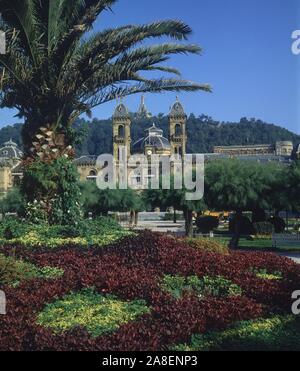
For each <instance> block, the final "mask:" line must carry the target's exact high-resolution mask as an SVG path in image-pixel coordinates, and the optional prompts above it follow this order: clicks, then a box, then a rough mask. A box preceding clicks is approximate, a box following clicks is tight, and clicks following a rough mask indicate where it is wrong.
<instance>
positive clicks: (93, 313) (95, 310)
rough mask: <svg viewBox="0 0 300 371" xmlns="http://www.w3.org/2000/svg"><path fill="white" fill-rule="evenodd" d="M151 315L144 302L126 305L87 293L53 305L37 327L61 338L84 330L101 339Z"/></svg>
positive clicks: (45, 311) (67, 298)
mask: <svg viewBox="0 0 300 371" xmlns="http://www.w3.org/2000/svg"><path fill="white" fill-rule="evenodd" d="M149 312H150V310H149V309H148V307H147V306H146V303H145V302H144V301H143V300H135V301H131V302H126V301H122V300H120V299H118V298H116V297H115V296H111V295H106V296H103V295H99V294H97V293H96V292H95V291H94V290H93V289H85V290H82V291H81V292H77V293H71V294H69V295H67V296H65V297H64V298H63V299H62V300H59V301H55V302H54V303H52V304H49V305H48V306H47V307H46V308H45V309H44V310H43V312H41V313H40V314H39V315H38V319H37V323H38V324H39V325H41V326H45V327H48V328H50V329H51V330H53V331H54V332H55V333H58V334H59V333H62V332H64V331H67V330H70V329H72V328H75V327H77V326H80V327H84V328H85V329H86V330H87V331H88V332H89V333H90V334H91V335H92V336H93V337H98V336H101V335H103V334H105V333H109V332H113V331H116V330H117V329H118V328H119V327H120V326H121V325H123V324H125V323H128V322H130V321H133V320H135V319H136V318H137V317H139V316H141V315H143V314H145V313H149Z"/></svg>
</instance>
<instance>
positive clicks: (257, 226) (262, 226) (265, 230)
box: [253, 222, 275, 235]
mask: <svg viewBox="0 0 300 371" xmlns="http://www.w3.org/2000/svg"><path fill="white" fill-rule="evenodd" d="M253 227H254V231H255V234H257V235H272V234H273V233H274V231H275V228H274V225H273V224H271V223H269V222H260V223H254V224H253Z"/></svg>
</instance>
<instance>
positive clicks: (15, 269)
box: [0, 254, 64, 286]
mask: <svg viewBox="0 0 300 371" xmlns="http://www.w3.org/2000/svg"><path fill="white" fill-rule="evenodd" d="M63 274H64V271H63V270H62V269H59V268H55V267H47V266H46V267H43V268H39V267H36V266H35V265H33V264H31V263H28V262H25V261H22V260H16V259H14V258H12V257H6V256H4V255H2V254H0V284H2V285H12V286H17V285H18V284H19V283H20V282H21V281H24V280H30V279H35V278H41V279H55V278H59V277H61V276H62V275H63Z"/></svg>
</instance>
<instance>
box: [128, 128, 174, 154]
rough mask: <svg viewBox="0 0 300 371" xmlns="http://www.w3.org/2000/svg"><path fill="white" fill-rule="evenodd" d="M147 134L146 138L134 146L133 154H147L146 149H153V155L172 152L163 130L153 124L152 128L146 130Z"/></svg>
mask: <svg viewBox="0 0 300 371" xmlns="http://www.w3.org/2000/svg"><path fill="white" fill-rule="evenodd" d="M145 132H146V135H145V137H144V138H142V139H140V140H138V141H137V142H135V143H134V144H133V147H132V151H133V153H145V151H146V149H148V150H151V149H152V150H153V152H152V153H157V152H159V153H160V152H162V153H163V152H165V151H170V150H171V145H170V142H169V140H168V139H167V138H165V137H164V136H163V130H161V129H159V128H157V127H156V126H155V124H153V126H151V128H149V129H147V130H145Z"/></svg>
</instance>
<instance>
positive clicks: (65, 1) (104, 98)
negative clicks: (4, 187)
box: [0, 0, 210, 163]
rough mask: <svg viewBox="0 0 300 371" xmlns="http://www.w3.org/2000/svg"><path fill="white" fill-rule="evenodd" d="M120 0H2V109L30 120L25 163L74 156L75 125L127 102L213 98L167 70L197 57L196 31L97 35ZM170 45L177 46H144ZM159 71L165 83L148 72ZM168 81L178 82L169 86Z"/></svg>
mask: <svg viewBox="0 0 300 371" xmlns="http://www.w3.org/2000/svg"><path fill="white" fill-rule="evenodd" d="M116 1H117V0H72V1H70V0H0V12H1V18H0V29H1V30H4V31H5V32H6V44H7V52H6V54H5V55H0V107H1V108H3V107H8V108H15V109H17V110H18V115H19V117H21V118H24V121H25V125H24V129H23V144H24V151H25V159H27V160H28V159H30V161H34V160H38V159H39V160H41V161H46V162H50V163H51V161H53V160H54V159H57V158H59V157H61V156H66V157H72V156H73V155H74V152H73V147H72V145H73V144H74V137H75V134H74V131H73V129H72V124H73V123H74V122H75V121H76V119H77V118H78V117H79V116H80V115H81V114H83V113H86V114H88V115H89V114H90V112H91V110H92V109H93V108H94V107H96V106H98V105H100V104H103V103H105V102H108V101H111V100H114V99H116V98H118V97H120V96H128V95H131V94H136V93H144V92H162V91H188V92H189V91H191V92H192V91H197V90H202V91H210V87H209V85H207V84H196V83H193V82H190V81H186V80H182V79H181V78H180V77H178V76H177V77H176V75H180V73H179V71H178V70H176V69H174V68H171V67H169V66H167V65H166V64H165V62H166V61H168V60H169V58H170V56H171V55H172V54H190V53H192V54H197V53H200V52H201V48H200V47H198V46H197V45H187V44H186V43H181V42H180V41H184V40H187V38H188V36H189V35H190V33H191V29H190V27H188V26H187V25H186V24H184V23H183V22H181V21H176V20H166V21H160V22H154V23H150V24H146V25H125V26H123V27H119V28H111V29H105V30H103V31H101V32H98V33H93V34H91V30H92V27H93V24H94V22H95V21H96V19H97V18H98V16H99V15H100V14H101V13H102V12H104V11H105V10H108V9H110V7H111V6H113V5H114V4H115V3H116ZM162 37H169V38H170V39H172V40H174V41H172V42H170V43H159V44H154V45H152V44H151V45H150V46H149V44H147V46H143V45H141V43H142V42H144V41H145V40H148V39H156V38H162ZM144 71H145V72H147V75H148V76H149V72H152V71H156V72H157V71H160V72H161V73H162V74H163V76H162V77H161V78H147V77H145V76H143V74H142V73H143V72H144ZM166 73H171V74H175V77H176V78H166V77H164V75H165V74H166Z"/></svg>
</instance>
